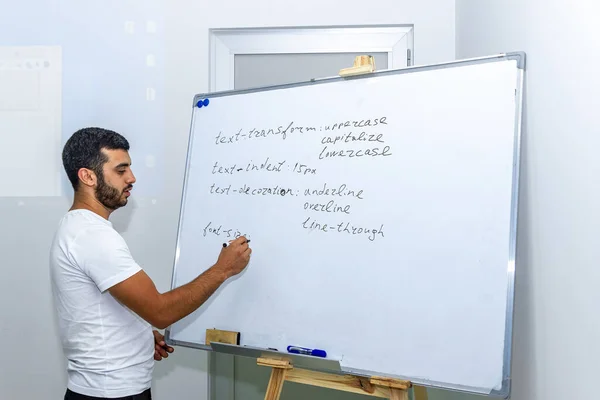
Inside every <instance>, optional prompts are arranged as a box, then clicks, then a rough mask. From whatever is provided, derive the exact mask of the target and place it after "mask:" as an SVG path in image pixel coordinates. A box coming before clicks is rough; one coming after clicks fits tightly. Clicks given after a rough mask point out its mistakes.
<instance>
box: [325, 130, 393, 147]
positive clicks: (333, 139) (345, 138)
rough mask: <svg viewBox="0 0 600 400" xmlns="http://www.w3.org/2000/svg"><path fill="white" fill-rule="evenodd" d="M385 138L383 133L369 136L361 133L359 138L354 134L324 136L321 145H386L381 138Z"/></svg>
mask: <svg viewBox="0 0 600 400" xmlns="http://www.w3.org/2000/svg"><path fill="white" fill-rule="evenodd" d="M382 137H383V133H380V134H377V135H375V134H367V133H366V132H361V133H359V134H358V136H355V135H353V134H352V132H350V133H345V134H343V135H341V136H324V137H323V139H321V144H336V143H337V142H340V143H342V142H343V143H349V142H379V143H384V141H383V140H381V138H382Z"/></svg>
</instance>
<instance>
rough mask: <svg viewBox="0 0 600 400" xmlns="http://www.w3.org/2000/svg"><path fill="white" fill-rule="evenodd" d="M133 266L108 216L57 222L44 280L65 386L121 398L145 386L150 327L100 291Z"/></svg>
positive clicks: (77, 215)
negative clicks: (47, 277) (48, 286)
mask: <svg viewBox="0 0 600 400" xmlns="http://www.w3.org/2000/svg"><path fill="white" fill-rule="evenodd" d="M140 270H141V268H140V266H139V265H138V264H137V263H136V262H135V261H134V260H133V258H132V256H131V254H130V252H129V248H128V247H127V244H126V243H125V240H124V239H123V238H122V237H121V235H119V233H118V232H117V231H115V230H114V228H113V226H112V223H111V222H110V221H108V220H106V219H104V218H102V217H101V216H99V215H98V214H96V213H94V212H91V211H88V210H73V211H70V212H68V213H67V214H66V215H65V216H64V217H63V218H62V220H61V221H60V224H59V227H58V231H57V233H56V236H55V238H54V241H53V243H52V247H51V250H50V279H51V282H52V291H53V296H54V302H55V307H56V311H57V316H58V326H59V333H60V337H61V341H62V346H63V351H64V354H65V356H66V358H67V372H68V378H69V379H68V384H67V387H68V388H69V389H71V390H72V391H74V392H77V393H81V394H84V395H87V396H95V397H123V396H130V395H134V394H137V393H141V392H143V391H144V390H146V389H148V388H149V387H150V384H151V381H152V370H153V368H154V336H153V334H152V326H151V325H150V324H148V323H147V322H146V321H145V320H143V319H142V318H141V317H139V316H138V315H137V314H135V313H134V312H133V311H131V310H130V309H129V308H127V307H125V306H124V305H123V304H121V303H120V302H118V301H117V300H116V299H115V298H114V297H113V296H112V295H111V294H110V293H109V292H108V291H107V289H108V288H110V287H111V286H113V285H115V284H117V283H119V282H121V281H123V280H125V279H127V278H129V277H130V276H132V275H133V274H135V273H136V272H138V271H140Z"/></svg>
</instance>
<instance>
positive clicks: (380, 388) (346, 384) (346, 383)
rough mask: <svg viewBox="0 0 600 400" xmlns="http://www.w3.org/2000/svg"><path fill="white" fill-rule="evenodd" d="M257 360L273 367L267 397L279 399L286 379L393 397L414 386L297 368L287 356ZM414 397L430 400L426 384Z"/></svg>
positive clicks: (404, 397) (402, 399)
mask: <svg viewBox="0 0 600 400" xmlns="http://www.w3.org/2000/svg"><path fill="white" fill-rule="evenodd" d="M257 364H258V365H261V366H264V367H270V368H272V370H271V378H270V379H269V385H268V386H267V392H266V394H265V400H279V397H280V396H281V390H282V389H283V383H284V382H285V381H288V382H296V383H301V384H305V385H312V386H319V387H324V388H328V389H334V390H342V391H345V392H351V393H358V394H363V395H367V396H373V397H380V398H385V399H391V400H408V391H409V390H410V389H411V388H412V387H413V385H412V383H411V382H410V381H404V380H398V379H390V378H383V377H363V376H355V375H337V374H330V373H325V372H316V371H309V370H305V369H300V368H294V366H293V365H291V363H290V362H289V360H284V359H280V360H278V359H271V358H259V359H258V360H257ZM414 400H427V391H426V390H425V388H422V387H414Z"/></svg>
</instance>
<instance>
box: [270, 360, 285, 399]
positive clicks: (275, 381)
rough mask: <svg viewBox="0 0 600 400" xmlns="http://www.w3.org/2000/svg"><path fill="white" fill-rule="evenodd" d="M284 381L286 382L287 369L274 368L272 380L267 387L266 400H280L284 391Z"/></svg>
mask: <svg viewBox="0 0 600 400" xmlns="http://www.w3.org/2000/svg"><path fill="white" fill-rule="evenodd" d="M284 381H285V369H283V368H272V369H271V379H270V380H269V386H267V393H266V394H265V400H279V396H281V390H282V389H283V382H284Z"/></svg>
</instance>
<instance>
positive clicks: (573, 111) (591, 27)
mask: <svg viewBox="0 0 600 400" xmlns="http://www.w3.org/2000/svg"><path fill="white" fill-rule="evenodd" d="M456 10H457V13H456V14H457V15H456V21H457V23H456V30H457V37H456V49H457V57H458V58H463V57H473V56H479V55H484V54H489V53H496V52H504V51H511V50H523V51H526V52H527V57H528V60H527V71H526V93H525V95H526V100H525V102H526V115H525V132H524V147H523V169H522V171H523V174H522V186H521V187H522V193H521V208H520V218H519V224H520V234H519V239H518V250H517V251H518V257H517V284H516V304H515V307H516V315H515V317H516V321H515V332H514V359H513V376H514V379H513V397H512V398H513V399H514V400H542V399H543V400H554V399H593V398H598V394H597V392H598V390H597V388H596V384H597V380H598V379H597V375H598V359H600V344H599V343H600V341H599V340H598V339H599V338H600V313H599V312H598V307H599V305H600V290H598V286H599V283H600V269H599V268H598V260H599V257H600V247H599V246H598V227H599V226H600V212H599V211H598V210H599V204H600V203H599V201H600V183H599V182H600V181H599V180H598V173H599V172H600V157H598V148H599V145H600V122H599V120H598V107H599V106H598V104H599V102H598V101H597V97H598V93H600V75H599V74H598V65H599V62H600V45H599V44H598V33H597V20H598V16H599V15H600V6H599V5H598V3H597V2H594V1H592V0H578V1H573V0H556V1H552V2H548V1H543V0H520V1H517V0H487V1H480V0H457V8H456Z"/></svg>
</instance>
